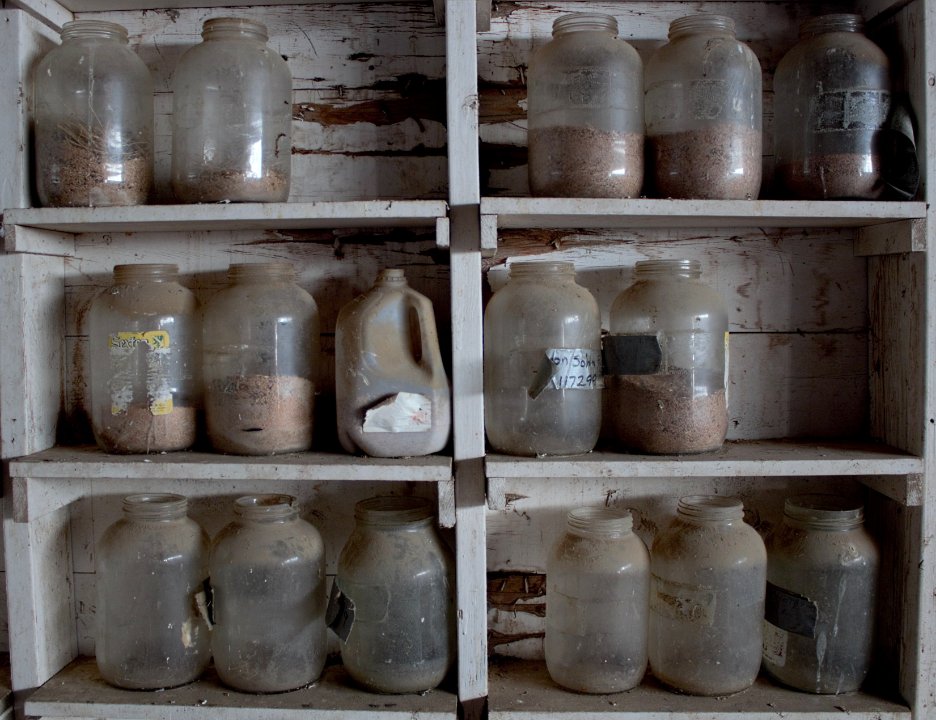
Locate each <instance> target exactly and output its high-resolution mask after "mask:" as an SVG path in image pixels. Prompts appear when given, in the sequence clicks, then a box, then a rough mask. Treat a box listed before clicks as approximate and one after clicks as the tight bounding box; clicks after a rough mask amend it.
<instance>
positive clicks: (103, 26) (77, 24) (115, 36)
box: [61, 20, 128, 45]
mask: <svg viewBox="0 0 936 720" xmlns="http://www.w3.org/2000/svg"><path fill="white" fill-rule="evenodd" d="M61 36H62V42H65V41H67V40H83V39H85V38H105V39H107V40H115V41H117V42H120V43H123V44H124V45H126V44H127V38H128V35H127V28H125V27H124V26H123V25H118V24H117V23H112V22H106V21H104V20H71V21H69V22H67V23H65V24H64V25H63V26H62V34H61Z"/></svg>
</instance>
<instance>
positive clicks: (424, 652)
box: [328, 496, 455, 693]
mask: <svg viewBox="0 0 936 720" xmlns="http://www.w3.org/2000/svg"><path fill="white" fill-rule="evenodd" d="M354 519H355V525H354V530H353V531H352V532H351V536H350V537H349V538H348V541H347V542H346V543H345V545H344V547H343V548H342V550H341V555H340V557H339V558H338V573H337V575H336V576H335V582H334V586H333V587H332V597H331V600H330V601H329V608H328V619H329V625H330V627H331V628H332V629H333V630H334V631H335V633H336V634H337V635H338V638H339V641H340V643H339V646H340V649H341V660H342V662H343V663H344V665H345V668H346V669H347V670H348V672H349V673H350V675H351V677H352V678H353V679H354V680H355V681H356V682H358V683H360V684H361V685H363V686H364V687H365V688H367V689H369V690H374V691H376V692H384V693H413V692H423V691H425V690H429V689H430V688H434V687H435V686H436V685H438V684H439V683H440V682H442V679H443V678H444V677H445V675H446V673H447V672H448V670H449V668H450V667H451V665H452V663H453V662H454V660H455V594H454V593H455V570H454V566H453V562H452V559H451V557H450V554H449V552H448V549H447V548H446V547H445V545H444V544H443V543H442V540H441V538H440V537H439V535H438V533H437V532H436V529H435V524H434V516H433V513H432V506H431V505H430V503H429V501H428V500H425V499H423V498H416V497H391V496H386V497H374V498H370V499H368V500H362V501H361V502H359V503H357V505H355V507H354Z"/></svg>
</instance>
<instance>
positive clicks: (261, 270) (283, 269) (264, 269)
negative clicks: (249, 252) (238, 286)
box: [228, 262, 296, 282]
mask: <svg viewBox="0 0 936 720" xmlns="http://www.w3.org/2000/svg"><path fill="white" fill-rule="evenodd" d="M295 278H296V269H295V268H294V267H293V265H292V263H288V262H269V263H232V264H231V265H230V266H229V267H228V279H229V280H231V281H232V282H236V281H238V280H258V279H263V280H271V279H272V280H290V281H291V280H294V279H295Z"/></svg>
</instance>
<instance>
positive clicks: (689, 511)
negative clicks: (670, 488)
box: [676, 495, 744, 521]
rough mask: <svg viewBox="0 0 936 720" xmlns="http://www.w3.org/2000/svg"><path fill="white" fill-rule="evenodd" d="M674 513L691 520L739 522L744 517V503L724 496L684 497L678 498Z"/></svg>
mask: <svg viewBox="0 0 936 720" xmlns="http://www.w3.org/2000/svg"><path fill="white" fill-rule="evenodd" d="M676 512H677V513H678V514H679V515H681V516H682V517H686V518H689V519H693V520H703V521H705V520H709V521H718V520H740V519H741V518H743V517H744V503H743V502H742V501H741V500H740V499H739V498H736V497H727V496H724V495H686V496H684V497H681V498H679V504H678V506H677V508H676Z"/></svg>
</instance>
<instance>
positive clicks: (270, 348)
mask: <svg viewBox="0 0 936 720" xmlns="http://www.w3.org/2000/svg"><path fill="white" fill-rule="evenodd" d="M228 280H229V283H230V284H229V285H228V287H227V288H225V289H223V290H221V291H220V292H218V293H217V294H216V295H215V296H214V297H213V298H211V300H210V301H209V302H208V303H206V305H205V310H204V319H203V342H202V348H203V358H204V374H205V421H206V425H207V429H208V439H209V441H210V442H211V445H212V447H213V448H214V449H215V450H218V451H220V452H226V453H235V454H238V455H274V454H277V453H286V452H297V451H300V450H308V449H309V447H310V446H311V445H312V428H313V422H312V421H313V410H314V402H315V388H316V381H317V380H318V375H319V370H320V365H321V360H320V353H319V312H318V306H317V305H316V303H315V300H314V299H313V298H312V296H311V295H310V294H309V293H308V292H306V291H305V290H303V289H302V288H301V287H299V285H297V284H296V273H295V270H294V268H293V266H292V265H291V264H289V263H283V262H277V263H252V264H251V263H248V264H239V263H235V264H233V265H231V266H230V268H229V269H228Z"/></svg>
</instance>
